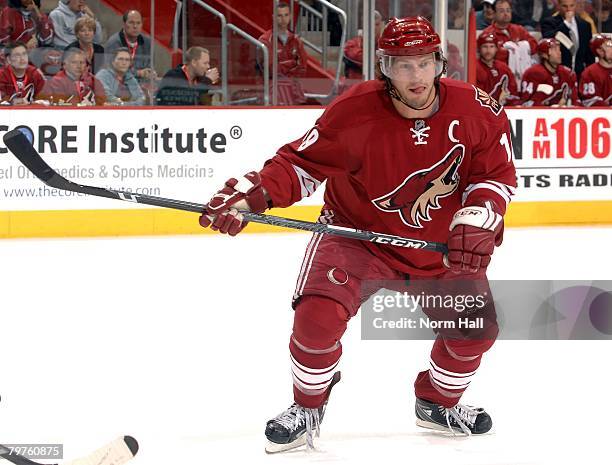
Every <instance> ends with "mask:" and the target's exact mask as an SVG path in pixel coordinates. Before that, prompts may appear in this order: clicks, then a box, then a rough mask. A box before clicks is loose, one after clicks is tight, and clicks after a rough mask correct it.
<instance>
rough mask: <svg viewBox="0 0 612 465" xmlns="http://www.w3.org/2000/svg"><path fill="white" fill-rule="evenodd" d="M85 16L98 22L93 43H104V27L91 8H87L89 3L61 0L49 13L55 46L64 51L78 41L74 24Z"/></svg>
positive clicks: (84, 0) (82, 0) (81, 0)
mask: <svg viewBox="0 0 612 465" xmlns="http://www.w3.org/2000/svg"><path fill="white" fill-rule="evenodd" d="M83 16H89V17H90V18H91V19H93V20H94V21H96V34H95V36H94V40H93V41H94V42H96V43H100V42H102V26H100V23H99V22H98V21H97V20H96V15H94V13H93V11H91V8H89V6H87V1H86V0H60V1H59V4H58V5H57V8H55V9H54V10H53V11H52V12H51V13H49V18H50V19H51V22H52V23H53V29H54V30H55V36H54V38H53V45H55V46H56V47H58V48H61V49H63V48H64V47H66V45H68V44H71V43H72V42H74V41H75V40H77V38H76V35H75V34H74V24H75V23H76V22H77V19H79V18H82V17H83Z"/></svg>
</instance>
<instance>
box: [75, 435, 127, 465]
mask: <svg viewBox="0 0 612 465" xmlns="http://www.w3.org/2000/svg"><path fill="white" fill-rule="evenodd" d="M137 453H138V441H136V439H134V438H133V437H132V436H121V437H119V438H117V439H115V440H114V441H112V442H110V443H108V444H107V445H105V446H104V447H101V448H100V449H98V450H96V451H95V452H93V453H91V454H90V455H88V456H87V457H82V458H80V459H77V460H73V461H72V462H68V463H66V465H123V464H124V463H126V462H128V461H129V460H131V459H132V458H134V456H135V455H136V454H137Z"/></svg>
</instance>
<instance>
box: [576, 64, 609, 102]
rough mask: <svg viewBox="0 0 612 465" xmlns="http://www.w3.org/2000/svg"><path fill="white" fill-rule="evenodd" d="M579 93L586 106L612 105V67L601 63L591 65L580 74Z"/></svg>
mask: <svg viewBox="0 0 612 465" xmlns="http://www.w3.org/2000/svg"><path fill="white" fill-rule="evenodd" d="M578 93H579V94H580V98H581V99H582V104H583V105H584V106H585V107H609V106H610V105H612V68H604V67H603V66H601V64H599V63H593V64H592V65H589V66H588V67H587V68H586V69H585V70H584V71H583V72H582V74H581V75H580V85H579V86H578Z"/></svg>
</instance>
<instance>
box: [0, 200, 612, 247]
mask: <svg viewBox="0 0 612 465" xmlns="http://www.w3.org/2000/svg"><path fill="white" fill-rule="evenodd" d="M320 209H321V207H320V206H300V205H298V206H293V207H290V208H285V209H275V210H271V211H270V214H272V215H278V216H285V217H287V218H295V219H299V220H305V221H315V220H316V219H317V217H318V216H319V211H320ZM505 221H506V226H509V227H522V226H571V225H609V224H612V200H610V201H608V200H605V201H585V202H517V203H514V204H512V205H511V206H510V209H509V210H508V213H507V215H506V219H505ZM287 231H294V230H292V229H287V228H278V227H275V226H268V225H262V224H255V223H252V224H250V225H249V226H248V227H247V228H246V229H245V232H251V233H258V232H287ZM210 232H212V231H210V230H209V229H203V228H201V227H200V226H199V225H198V218H197V215H196V214H194V213H189V212H181V211H177V210H168V209H158V208H156V209H129V210H59V211H58V210H54V211H4V212H0V238H3V239H7V238H33V237H96V236H148V235H164V234H207V233H210Z"/></svg>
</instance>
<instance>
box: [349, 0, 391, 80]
mask: <svg viewBox="0 0 612 465" xmlns="http://www.w3.org/2000/svg"><path fill="white" fill-rule="evenodd" d="M384 27H385V23H384V21H383V17H382V15H381V14H380V13H379V12H378V11H374V36H375V38H374V41H375V42H374V43H376V41H378V38H379V37H380V34H381V32H382V30H383V28H384ZM362 34H363V33H362V32H361V31H360V33H359V35H358V36H357V37H353V38H352V39H350V40H347V41H346V44H345V45H344V58H343V60H344V76H346V77H347V78H349V79H359V80H361V78H362V77H363V69H362V67H363V35H362Z"/></svg>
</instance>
